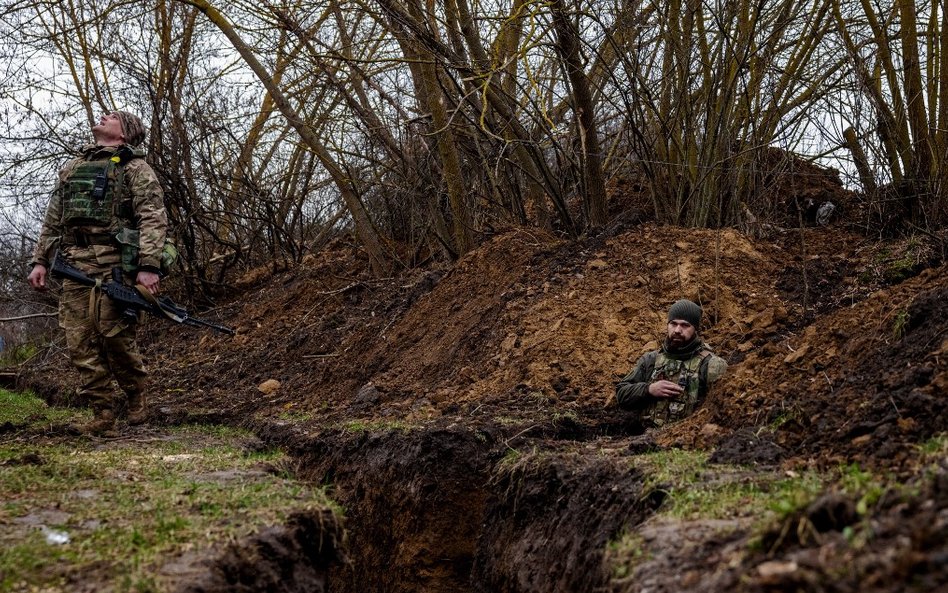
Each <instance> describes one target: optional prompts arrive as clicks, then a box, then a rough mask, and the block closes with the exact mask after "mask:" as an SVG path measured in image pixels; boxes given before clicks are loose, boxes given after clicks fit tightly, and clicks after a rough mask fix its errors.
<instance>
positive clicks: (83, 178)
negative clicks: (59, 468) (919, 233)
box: [28, 111, 169, 435]
mask: <svg viewBox="0 0 948 593" xmlns="http://www.w3.org/2000/svg"><path fill="white" fill-rule="evenodd" d="M92 137H93V139H94V141H95V143H94V144H91V145H89V146H86V147H85V148H84V149H83V152H82V156H80V157H78V158H75V159H73V160H71V161H69V162H68V163H66V165H65V167H64V168H63V169H62V170H61V171H60V172H59V183H58V184H57V186H56V189H55V191H54V192H53V194H52V197H51V198H50V201H49V206H48V207H47V210H46V217H45V219H44V220H43V228H42V230H41V231H40V235H39V238H38V239H37V242H36V249H35V251H34V253H33V262H32V266H33V267H32V270H31V271H30V274H29V278H28V280H29V283H30V285H31V286H32V287H33V288H34V289H36V290H46V276H47V270H48V268H49V267H50V263H51V260H52V258H53V254H54V253H55V251H56V249H58V250H59V252H60V254H61V255H62V256H63V257H64V258H65V260H66V262H67V263H69V264H71V265H72V266H73V267H75V268H78V269H79V270H81V271H82V272H84V273H85V274H86V275H87V276H90V277H92V278H95V279H102V280H104V279H107V278H108V277H109V276H110V274H111V273H112V269H113V268H114V267H121V268H122V270H123V272H124V276H125V281H126V282H127V283H133V284H136V285H139V286H141V287H142V289H143V290H147V291H148V292H149V293H151V294H157V292H158V285H159V279H160V273H161V272H162V268H163V267H166V266H164V265H163V260H167V259H168V257H169V256H166V255H165V250H166V247H165V245H166V241H165V239H166V232H167V226H168V221H167V217H166V214H165V207H164V198H163V193H162V190H161V186H160V185H159V183H158V177H157V176H156V175H155V172H154V170H153V169H152V168H151V167H150V166H149V165H148V164H147V163H146V162H145V160H144V158H143V157H144V152H143V151H141V150H139V149H138V148H137V147H138V146H139V145H140V144H141V143H142V142H143V141H144V139H145V127H144V126H143V124H142V122H141V120H140V119H139V118H138V117H137V116H136V115H133V114H131V113H128V112H125V111H113V112H111V113H107V114H105V115H103V116H102V118H101V119H100V120H99V121H98V122H97V123H96V124H94V125H93V126H92ZM59 325H60V327H62V328H63V330H65V333H66V344H67V346H68V349H69V356H70V360H71V362H72V364H73V366H74V367H75V368H76V370H77V371H78V372H79V380H80V386H79V396H80V398H81V399H82V400H84V401H86V402H88V403H89V404H90V405H91V407H92V410H93V413H94V418H93V419H92V420H91V421H90V422H88V423H85V424H80V425H76V426H72V427H71V428H72V430H73V431H74V432H78V433H81V434H93V435H101V434H103V433H106V432H108V431H111V430H112V429H113V428H114V427H115V421H116V416H117V415H118V414H119V413H120V412H122V411H127V414H128V423H129V424H140V423H142V422H144V421H145V420H146V407H145V377H146V371H145V365H144V363H143V361H142V356H141V354H140V353H139V350H138V346H137V344H136V341H135V327H136V319H135V318H130V317H129V316H127V315H124V314H123V312H122V311H121V310H120V309H119V307H117V306H116V305H115V303H113V302H112V300H111V299H109V298H107V297H105V296H103V294H102V293H101V292H100V291H98V290H96V289H93V288H89V287H86V286H83V285H81V284H78V283H76V282H72V281H70V280H64V281H63V287H62V294H61V295H60V298H59ZM113 378H114V379H115V381H116V382H117V383H118V385H119V387H120V388H121V390H122V392H123V394H124V396H125V397H124V398H121V399H120V398H116V397H115V396H114V395H113V391H112V379H113Z"/></svg>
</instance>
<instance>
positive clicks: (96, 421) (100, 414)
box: [69, 408, 115, 436]
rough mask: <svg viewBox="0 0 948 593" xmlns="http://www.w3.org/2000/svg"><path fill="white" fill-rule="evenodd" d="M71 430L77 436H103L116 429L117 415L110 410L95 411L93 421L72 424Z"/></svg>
mask: <svg viewBox="0 0 948 593" xmlns="http://www.w3.org/2000/svg"><path fill="white" fill-rule="evenodd" d="M69 428H70V432H73V433H75V434H85V435H90V436H101V435H103V434H105V433H107V432H111V431H112V430H114V429H115V413H114V412H112V410H109V409H108V408H101V409H98V410H96V411H95V416H94V417H93V418H92V420H90V421H88V422H86V423H85V424H72V425H70V427H69Z"/></svg>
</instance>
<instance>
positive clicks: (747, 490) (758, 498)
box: [639, 449, 823, 519]
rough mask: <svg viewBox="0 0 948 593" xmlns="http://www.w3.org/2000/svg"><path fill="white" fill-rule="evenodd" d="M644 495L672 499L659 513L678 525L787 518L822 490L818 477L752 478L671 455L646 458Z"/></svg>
mask: <svg viewBox="0 0 948 593" xmlns="http://www.w3.org/2000/svg"><path fill="white" fill-rule="evenodd" d="M639 459H640V462H641V463H644V465H645V467H644V468H643V469H645V472H646V475H648V476H649V477H648V480H647V481H646V485H645V486H646V491H647V490H651V489H654V488H661V489H662V490H665V491H666V492H667V494H668V496H667V498H666V500H665V503H664V504H663V505H662V508H661V510H660V513H662V514H664V515H666V516H669V517H673V518H677V519H725V518H731V517H736V516H753V517H760V518H763V517H764V516H765V515H766V514H767V512H772V513H778V514H780V513H787V512H790V509H791V508H797V506H798V505H800V504H805V502H806V501H809V500H811V499H812V498H813V497H814V496H815V495H816V494H817V493H819V492H820V491H821V490H822V488H823V479H822V478H821V477H820V476H818V475H817V474H815V473H809V472H808V473H804V474H800V475H797V474H792V475H787V474H777V473H773V474H762V473H760V472H753V473H749V472H747V471H746V470H744V469H742V468H740V467H734V466H727V465H714V466H709V464H708V454H707V453H705V452H701V451H683V450H680V449H670V450H665V451H659V452H656V453H650V454H647V455H643V456H641V457H640V458H639Z"/></svg>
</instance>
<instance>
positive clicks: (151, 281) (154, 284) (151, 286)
mask: <svg viewBox="0 0 948 593" xmlns="http://www.w3.org/2000/svg"><path fill="white" fill-rule="evenodd" d="M159 278H160V276H158V274H156V273H154V272H145V271H140V272H138V276H136V277H135V284H141V285H142V286H144V287H145V289H146V290H148V292H150V293H151V294H158V280H159Z"/></svg>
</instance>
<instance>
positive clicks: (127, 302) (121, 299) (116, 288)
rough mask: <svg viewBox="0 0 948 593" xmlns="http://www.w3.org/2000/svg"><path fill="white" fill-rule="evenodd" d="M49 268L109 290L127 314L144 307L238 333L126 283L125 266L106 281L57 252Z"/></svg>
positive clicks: (165, 316)
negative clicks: (77, 267) (94, 276)
mask: <svg viewBox="0 0 948 593" xmlns="http://www.w3.org/2000/svg"><path fill="white" fill-rule="evenodd" d="M49 271H50V273H51V274H52V275H53V276H55V277H56V278H65V279H67V280H72V281H73V282H78V283H79V284H82V285H83V286H89V287H92V288H98V289H99V290H101V291H102V292H103V293H105V296H107V297H109V298H110V299H112V300H113V301H114V302H115V303H116V304H117V305H119V306H120V307H121V308H122V309H123V311H122V313H123V314H124V315H127V316H129V317H135V316H136V315H137V313H138V311H144V312H145V313H148V314H150V315H154V316H155V317H161V318H163V319H168V320H169V321H174V322H175V323H181V324H184V325H190V326H192V327H208V328H210V329H213V330H215V331H218V332H221V333H224V334H229V335H234V330H233V329H232V328H229V327H225V326H223V325H217V324H216V323H211V322H210V321H205V320H203V319H198V318H196V317H191V315H190V314H188V312H187V310H185V309H184V308H183V307H180V306H178V305H177V304H175V302H174V301H172V300H171V299H169V298H168V297H164V296H163V297H157V298H156V297H154V296H152V295H150V294H149V295H147V297H146V296H145V295H143V294H141V293H140V292H138V290H136V289H135V288H132V287H130V286H125V285H124V284H122V269H121V268H118V267H116V268H112V279H111V280H106V281H105V282H102V281H101V280H96V279H95V278H90V277H89V276H86V275H85V274H84V273H83V272H82V271H81V270H77V269H76V268H74V267H73V266H71V265H69V264H68V263H66V261H65V260H64V259H63V258H62V256H61V255H60V254H58V253H57V254H56V257H55V258H54V259H53V266H52V267H51V268H50V270H49Z"/></svg>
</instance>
